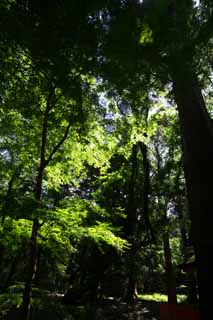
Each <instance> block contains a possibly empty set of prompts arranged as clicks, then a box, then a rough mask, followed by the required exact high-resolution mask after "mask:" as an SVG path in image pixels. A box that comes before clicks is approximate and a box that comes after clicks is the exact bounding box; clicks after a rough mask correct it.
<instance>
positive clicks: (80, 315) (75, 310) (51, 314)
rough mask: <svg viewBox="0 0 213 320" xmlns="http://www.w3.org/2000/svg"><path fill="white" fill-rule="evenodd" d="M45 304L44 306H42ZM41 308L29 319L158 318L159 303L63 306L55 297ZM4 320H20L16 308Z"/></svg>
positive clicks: (106, 303)
mask: <svg viewBox="0 0 213 320" xmlns="http://www.w3.org/2000/svg"><path fill="white" fill-rule="evenodd" d="M45 305H46V307H44V306H45ZM45 305H43V307H42V308H40V309H39V308H36V309H34V312H33V316H32V318H31V320H159V319H160V316H159V313H160V312H159V310H160V303H159V302H154V301H143V300H135V301H134V303H132V304H127V303H126V302H122V301H119V300H116V299H112V298H111V299H110V298H109V299H105V300H103V301H102V302H100V303H98V304H95V305H92V304H88V305H85V306H80V305H79V306H63V305H62V304H61V302H60V301H59V300H58V299H57V300H55V301H54V304H52V303H49V305H47V304H46V303H45ZM0 319H2V320H3V319H4V320H20V315H19V311H18V310H17V309H13V310H10V312H9V313H8V314H7V315H5V317H3V318H2V317H0Z"/></svg>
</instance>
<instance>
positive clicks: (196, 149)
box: [173, 63, 213, 320]
mask: <svg viewBox="0 0 213 320" xmlns="http://www.w3.org/2000/svg"><path fill="white" fill-rule="evenodd" d="M180 65H181V63H180ZM182 70H184V72H182V73H181V71H179V72H177V70H176V72H175V73H174V74H173V90H174V94H175V99H176V102H177V106H178V111H179V119H180V126H181V133H182V139H183V153H184V166H185V177H186V184H187V192H188V201H189V209H190V215H191V222H192V238H193V242H194V245H195V249H196V255H197V260H198V286H199V297H200V298H199V304H200V314H201V319H202V320H207V319H211V318H212V316H211V315H210V314H211V313H210V310H212V298H211V295H210V294H209V292H211V290H212V287H213V273H212V263H213V262H212V261H213V232H212V227H213V214H212V195H213V183H212V181H213V165H212V164H213V128H212V123H211V119H210V117H209V114H208V112H207V110H206V106H205V102H204V99H203V97H202V93H201V89H200V87H199V85H198V81H197V79H196V77H195V76H194V75H193V74H192V73H191V72H190V70H187V67H186V66H184V68H182Z"/></svg>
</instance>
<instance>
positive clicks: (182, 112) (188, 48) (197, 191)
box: [107, 0, 212, 319]
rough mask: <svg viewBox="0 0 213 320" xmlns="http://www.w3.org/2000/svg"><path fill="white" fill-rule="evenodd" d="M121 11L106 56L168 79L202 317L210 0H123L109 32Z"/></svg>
mask: <svg viewBox="0 0 213 320" xmlns="http://www.w3.org/2000/svg"><path fill="white" fill-rule="evenodd" d="M126 16H128V19H129V21H131V23H129V29H128V30H125V29H124V30H123V33H122V34H123V37H121V38H120V41H119V43H115V42H114V43H113V44H112V47H113V46H114V48H113V49H114V50H113V51H112V50H111V51H110V53H109V50H107V55H108V57H109V56H111V59H110V61H112V56H114V58H115V59H116V60H115V61H119V62H118V63H117V67H118V72H120V71H121V70H122V71H123V72H125V71H124V68H123V66H124V65H123V64H122V62H123V61H125V62H126V61H127V63H126V65H125V67H126V68H125V70H126V75H127V74H128V76H127V77H129V79H132V78H131V75H132V74H134V75H138V73H139V72H141V73H142V75H144V74H147V73H149V74H150V73H151V72H155V74H156V75H157V78H158V80H160V81H161V82H162V83H164V84H165V83H166V82H167V83H169V82H172V84H173V93H174V98H175V101H176V103H177V106H178V111H179V121H180V127H181V135H182V140H183V151H184V164H185V176H186V182H187V192H188V199H189V208H190V212H191V220H192V230H193V239H194V243H195V247H196V252H197V259H198V274H199V288H200V289H199V291H200V311H201V317H202V319H207V318H208V315H207V311H206V310H208V309H210V306H211V301H210V299H209V296H207V295H206V292H207V291H208V290H206V289H205V290H204V284H205V287H206V288H207V287H209V289H210V287H211V286H212V275H211V272H210V269H211V262H210V260H211V259H210V256H211V253H210V252H211V251H212V249H211V246H212V235H211V231H210V229H211V228H210V226H212V215H211V201H209V200H208V199H210V198H211V197H210V193H211V190H212V183H211V181H212V177H211V174H212V173H211V172H212V169H211V165H210V163H212V150H211V143H212V126H211V120H210V116H209V114H208V113H207V110H206V106H205V102H204V100H203V98H202V94H201V87H200V85H199V81H198V80H197V77H198V76H200V77H202V76H203V75H204V74H206V68H204V66H203V64H202V62H201V59H202V58H203V57H205V55H204V52H206V51H205V50H207V51H208V50H211V49H210V48H211V45H210V43H209V39H210V38H211V32H210V31H208V28H209V30H210V29H211V27H212V22H211V21H212V15H211V5H207V3H206V2H201V3H200V5H199V6H197V7H195V6H194V2H193V1H191V0H189V1H187V2H186V1H181V2H180V1H179V2H178V3H176V2H175V1H160V2H159V1H155V0H153V1H152V0H150V1H149V0H147V1H144V2H143V3H142V4H139V3H137V2H136V1H135V2H134V1H131V2H130V1H127V2H126V3H125V5H124V6H123V7H122V6H121V7H120V10H119V14H116V13H115V15H114V16H113V19H112V20H113V22H112V27H111V31H112V32H111V33H110V36H113V35H114V34H115V33H116V31H117V30H120V29H119V28H121V26H122V24H123V20H122V19H124V18H125V17H126ZM130 28H131V30H132V32H130V31H129V30H130ZM139 30H141V32H140V31H139ZM113 37H114V39H115V36H113ZM127 43H128V47H127V45H126V44H127ZM130 43H131V45H129V44H130ZM136 43H139V44H140V45H139V46H137V45H136ZM119 45H122V46H123V52H124V53H125V54H126V53H127V56H126V55H125V54H123V52H120V51H119V50H118V47H119ZM116 50H117V51H116ZM119 57H121V58H120V59H119ZM130 57H131V58H132V61H130ZM133 57H134V59H133ZM112 66H113V64H112ZM136 69H137V70H136ZM139 70H140V71H139ZM127 77H125V79H127ZM113 79H115V77H114V78H113ZM204 270H205V271H204Z"/></svg>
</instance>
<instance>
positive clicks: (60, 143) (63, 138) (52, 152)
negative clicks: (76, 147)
mask: <svg viewBox="0 0 213 320" xmlns="http://www.w3.org/2000/svg"><path fill="white" fill-rule="evenodd" d="M70 127H71V122H69V124H68V126H67V128H66V130H65V132H64V135H63V137H62V138H61V140H60V141H59V142H58V143H57V144H56V145H55V147H54V148H53V150H52V151H51V153H50V155H49V157H48V158H47V160H45V167H46V166H47V165H48V164H49V162H50V161H51V160H52V158H53V156H54V154H55V153H56V152H57V151H58V149H59V148H60V147H61V146H62V144H63V143H64V141H65V140H66V138H67V136H68V134H69V130H70Z"/></svg>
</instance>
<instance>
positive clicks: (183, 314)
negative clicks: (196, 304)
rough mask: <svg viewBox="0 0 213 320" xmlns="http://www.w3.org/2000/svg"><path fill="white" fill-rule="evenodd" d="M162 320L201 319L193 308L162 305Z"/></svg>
mask: <svg viewBox="0 0 213 320" xmlns="http://www.w3.org/2000/svg"><path fill="white" fill-rule="evenodd" d="M160 320H200V317H199V313H198V311H196V310H194V309H193V307H192V306H189V305H176V304H168V303H162V304H161V305H160Z"/></svg>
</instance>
